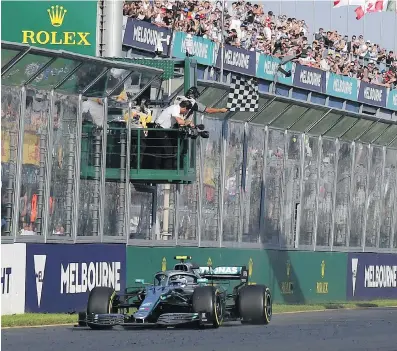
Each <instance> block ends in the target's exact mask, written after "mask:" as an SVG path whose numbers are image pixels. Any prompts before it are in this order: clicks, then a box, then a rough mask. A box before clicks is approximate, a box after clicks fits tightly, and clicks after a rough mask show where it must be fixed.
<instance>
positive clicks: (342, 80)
mask: <svg viewBox="0 0 397 351" xmlns="http://www.w3.org/2000/svg"><path fill="white" fill-rule="evenodd" d="M327 94H328V95H332V96H336V97H338V98H342V99H347V100H351V101H357V79H354V78H350V77H347V76H342V75H339V74H335V73H330V74H329V77H328V83H327Z"/></svg>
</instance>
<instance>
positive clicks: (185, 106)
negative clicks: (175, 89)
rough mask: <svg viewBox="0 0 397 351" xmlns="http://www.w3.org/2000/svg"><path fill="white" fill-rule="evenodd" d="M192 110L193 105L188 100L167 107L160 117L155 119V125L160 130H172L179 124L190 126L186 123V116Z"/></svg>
mask: <svg viewBox="0 0 397 351" xmlns="http://www.w3.org/2000/svg"><path fill="white" fill-rule="evenodd" d="M191 108H192V103H191V102H190V101H188V100H185V101H181V102H180V103H179V104H175V105H171V106H169V107H167V108H166V109H165V110H164V111H163V112H161V113H160V115H159V116H158V117H156V118H155V120H154V123H155V124H156V126H157V127H158V128H163V129H170V128H173V126H174V125H175V124H176V123H177V124H179V125H185V124H188V121H185V118H184V115H185V114H186V113H187V112H188V111H189V110H190V109H191Z"/></svg>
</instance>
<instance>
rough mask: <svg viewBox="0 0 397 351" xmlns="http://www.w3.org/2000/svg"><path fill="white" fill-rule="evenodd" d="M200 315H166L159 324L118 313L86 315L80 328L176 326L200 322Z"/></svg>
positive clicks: (160, 319)
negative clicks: (90, 326) (88, 326)
mask: <svg viewBox="0 0 397 351" xmlns="http://www.w3.org/2000/svg"><path fill="white" fill-rule="evenodd" d="M200 321H201V318H200V316H199V314H198V313H164V314H162V315H160V317H159V318H158V320H157V322H155V323H149V322H146V321H145V320H142V319H134V318H133V317H131V316H125V315H123V314H118V313H106V314H91V315H86V316H85V319H81V318H80V319H79V326H87V325H95V326H102V327H110V326H116V325H120V326H123V327H149V326H156V325H157V326H164V325H168V326H175V325H180V324H187V323H193V322H200Z"/></svg>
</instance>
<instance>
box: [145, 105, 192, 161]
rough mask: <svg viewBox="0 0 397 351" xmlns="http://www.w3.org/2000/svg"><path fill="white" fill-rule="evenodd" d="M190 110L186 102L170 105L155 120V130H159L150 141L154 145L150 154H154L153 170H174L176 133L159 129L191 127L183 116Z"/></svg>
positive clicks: (190, 106)
mask: <svg viewBox="0 0 397 351" xmlns="http://www.w3.org/2000/svg"><path fill="white" fill-rule="evenodd" d="M191 108H192V103H191V102H190V101H188V100H185V101H182V102H180V103H179V104H178V105H171V106H169V107H167V108H166V109H165V110H164V111H163V112H161V114H160V115H159V116H158V117H156V118H155V120H154V124H155V126H156V128H158V129H160V130H159V131H156V132H155V133H150V134H151V135H153V134H154V138H153V139H152V140H151V141H152V143H153V142H154V143H153V144H154V145H153V146H154V149H153V150H152V153H155V154H156V157H155V158H154V163H155V164H154V168H155V169H176V163H177V145H178V144H177V143H178V132H177V131H176V130H175V131H169V130H164V131H161V129H171V128H174V126H175V125H177V126H183V125H189V124H190V125H192V126H193V123H192V122H190V121H188V120H185V117H184V115H185V114H186V113H187V112H188V111H189V110H190V109H191Z"/></svg>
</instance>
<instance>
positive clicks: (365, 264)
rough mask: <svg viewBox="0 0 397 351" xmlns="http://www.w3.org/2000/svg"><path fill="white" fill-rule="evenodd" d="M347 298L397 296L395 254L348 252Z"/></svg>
mask: <svg viewBox="0 0 397 351" xmlns="http://www.w3.org/2000/svg"><path fill="white" fill-rule="evenodd" d="M347 265H348V266H347V281H346V287H347V291H346V297H347V300H371V299H379V298H382V299H383V298H394V299H395V298H397V254H386V253H350V254H349V255H348V260H347Z"/></svg>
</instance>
